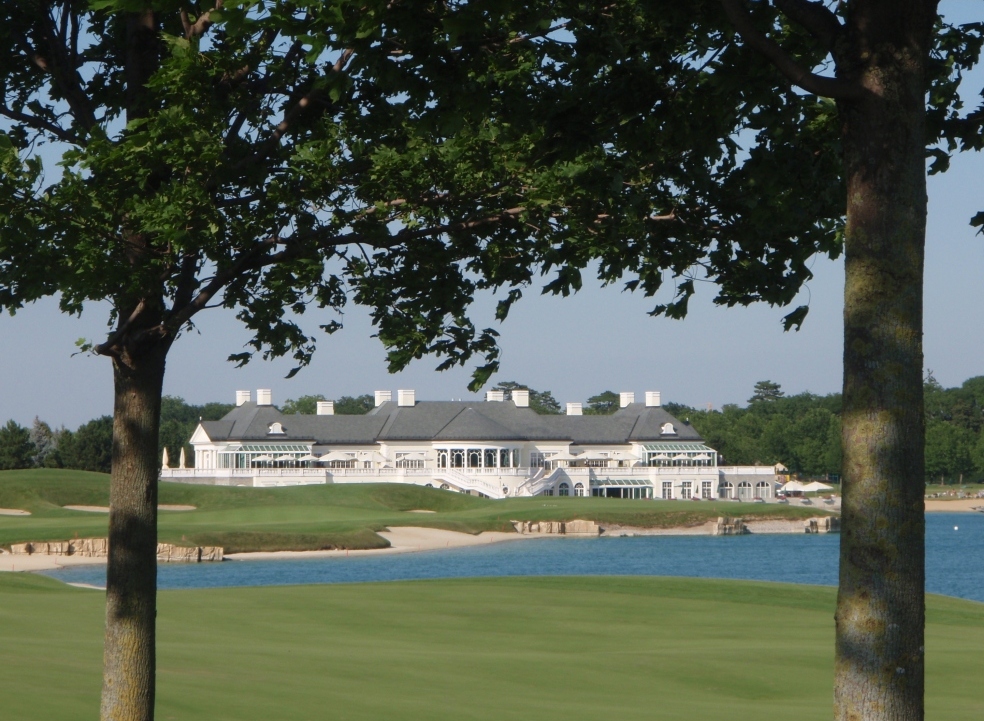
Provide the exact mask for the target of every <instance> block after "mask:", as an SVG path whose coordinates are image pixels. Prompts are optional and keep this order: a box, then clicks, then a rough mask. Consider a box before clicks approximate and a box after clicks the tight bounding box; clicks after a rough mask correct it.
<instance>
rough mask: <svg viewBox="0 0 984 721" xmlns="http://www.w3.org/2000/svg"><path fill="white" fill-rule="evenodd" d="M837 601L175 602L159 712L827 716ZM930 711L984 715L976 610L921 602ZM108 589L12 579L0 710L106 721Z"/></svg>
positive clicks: (265, 592)
mask: <svg viewBox="0 0 984 721" xmlns="http://www.w3.org/2000/svg"><path fill="white" fill-rule="evenodd" d="M833 606H834V590H833V589H828V588H817V587H809V586H786V585H777V584H764V583H747V582H731V581H708V580H691V579H662V578H597V577H594V578H511V579H482V580H454V581H422V582H409V583H408V582H401V583H382V584H355V585H335V586H296V587H275V588H250V589H225V590H207V591H166V592H162V593H161V594H160V616H159V666H158V669H159V676H158V679H159V680H158V718H159V719H162V720H168V719H187V720H189V721H193V720H197V719H201V720H202V721H206V720H209V721H212V720H216V721H217V720H223V719H228V720H229V721H232V720H235V721H250V720H253V719H255V720H256V721H270V720H273V719H346V720H351V721H356V720H363V719H364V720H365V721H379V720H381V719H386V720H391V721H398V720H401V719H407V720H411V719H412V720H414V721H416V720H419V719H436V720H441V719H448V720H451V719H454V720H456V721H460V720H461V719H467V720H469V721H479V720H482V719H489V720H490V721H491V720H492V719H526V718H529V719H541V720H552V719H557V720H558V721H560V720H563V721H578V720H580V719H584V720H586V721H588V720H590V721H595V720H597V719H618V720H619V721H633V720H635V719H639V720H640V721H641V720H642V719H646V720H650V721H651V720H652V719H686V720H687V721H696V720H698V719H713V720H717V719H728V720H729V721H734V720H741V719H748V720H749V721H752V720H754V721H761V720H762V719H797V721H808V720H810V719H817V720H818V721H819V720H820V719H829V718H830V713H831V710H830V709H831V682H832V671H831V665H832V647H833V621H832V616H833ZM929 609H930V610H929V625H928V629H927V639H928V640H927V649H928V685H927V693H928V700H927V707H928V718H930V719H946V720H947V721H959V720H961V719H966V720H967V721H971V720H973V721H977V720H978V719H980V718H984V685H982V684H981V683H980V682H979V676H980V659H981V655H980V652H981V649H982V648H984V604H976V603H972V602H968V601H959V600H954V599H948V598H942V597H931V598H930V599H929ZM102 613H103V594H102V593H100V592H97V591H88V590H81V589H73V588H69V587H66V586H63V585H61V584H59V583H58V582H56V581H53V580H50V579H47V578H41V577H35V576H27V575H19V574H3V575H0V668H2V669H3V672H2V673H0V699H2V701H0V703H2V708H3V718H5V719H17V720H19V721H34V720H37V721H49V720H50V719H59V720H61V721H70V720H73V719H79V720H81V719H92V718H95V716H96V713H97V709H98V694H99V685H100V660H101V640H102V639H101V627H102Z"/></svg>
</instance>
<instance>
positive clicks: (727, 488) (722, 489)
mask: <svg viewBox="0 0 984 721" xmlns="http://www.w3.org/2000/svg"><path fill="white" fill-rule="evenodd" d="M718 495H719V496H721V498H734V497H735V487H734V486H733V485H732V484H731V481H721V483H720V484H719V485H718Z"/></svg>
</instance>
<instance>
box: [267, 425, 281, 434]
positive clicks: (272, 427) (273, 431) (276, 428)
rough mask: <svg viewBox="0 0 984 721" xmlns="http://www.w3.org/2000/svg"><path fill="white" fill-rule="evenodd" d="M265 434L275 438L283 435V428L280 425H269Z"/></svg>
mask: <svg viewBox="0 0 984 721" xmlns="http://www.w3.org/2000/svg"><path fill="white" fill-rule="evenodd" d="M267 433H269V434H271V435H275V436H282V435H284V427H283V425H282V424H280V423H271V424H270V430H268V431H267Z"/></svg>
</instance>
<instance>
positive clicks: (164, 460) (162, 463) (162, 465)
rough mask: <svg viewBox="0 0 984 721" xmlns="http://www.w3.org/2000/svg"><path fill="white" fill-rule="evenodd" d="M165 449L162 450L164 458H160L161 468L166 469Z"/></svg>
mask: <svg viewBox="0 0 984 721" xmlns="http://www.w3.org/2000/svg"><path fill="white" fill-rule="evenodd" d="M167 467H168V465H167V448H165V449H164V456H163V457H162V458H161V468H167Z"/></svg>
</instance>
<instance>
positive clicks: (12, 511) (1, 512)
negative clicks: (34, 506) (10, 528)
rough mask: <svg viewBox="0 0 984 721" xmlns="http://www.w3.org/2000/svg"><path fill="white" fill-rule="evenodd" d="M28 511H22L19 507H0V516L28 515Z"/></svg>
mask: <svg viewBox="0 0 984 721" xmlns="http://www.w3.org/2000/svg"><path fill="white" fill-rule="evenodd" d="M30 515H31V512H30V511H22V510H21V509H19V508H0V516H30Z"/></svg>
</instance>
